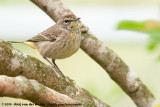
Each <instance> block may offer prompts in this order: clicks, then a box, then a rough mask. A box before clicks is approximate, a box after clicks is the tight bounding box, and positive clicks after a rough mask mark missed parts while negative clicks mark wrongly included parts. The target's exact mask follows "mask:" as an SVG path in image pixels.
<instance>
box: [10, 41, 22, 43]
mask: <svg viewBox="0 0 160 107" xmlns="http://www.w3.org/2000/svg"><path fill="white" fill-rule="evenodd" d="M7 42H9V43H24V41H7Z"/></svg>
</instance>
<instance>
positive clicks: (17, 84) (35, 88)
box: [0, 76, 82, 107]
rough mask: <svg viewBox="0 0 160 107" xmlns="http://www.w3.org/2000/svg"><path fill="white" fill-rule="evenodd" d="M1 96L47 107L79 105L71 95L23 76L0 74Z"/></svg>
mask: <svg viewBox="0 0 160 107" xmlns="http://www.w3.org/2000/svg"><path fill="white" fill-rule="evenodd" d="M0 96H9V97H14V98H22V99H27V100H30V101H32V102H34V103H35V104H39V105H40V104H41V105H43V106H45V107H46V106H49V105H59V106H60V105H62V104H66V105H67V104H68V105H69V104H70V105H71V104H73V105H75V106H76V105H77V106H78V104H76V102H75V101H74V100H73V99H71V98H70V97H68V96H66V95H64V94H60V93H58V92H56V91H54V90H52V89H50V88H48V87H45V86H44V85H42V84H40V83H38V82H37V81H35V80H28V79H27V78H25V77H23V76H17V77H7V76H0ZM78 107H80V106H78ZM81 107H82V106H81Z"/></svg>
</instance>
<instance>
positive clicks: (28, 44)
mask: <svg viewBox="0 0 160 107" xmlns="http://www.w3.org/2000/svg"><path fill="white" fill-rule="evenodd" d="M8 42H9V43H23V44H25V45H27V46H30V47H31V48H34V49H35V48H36V45H35V43H34V42H29V41H8Z"/></svg>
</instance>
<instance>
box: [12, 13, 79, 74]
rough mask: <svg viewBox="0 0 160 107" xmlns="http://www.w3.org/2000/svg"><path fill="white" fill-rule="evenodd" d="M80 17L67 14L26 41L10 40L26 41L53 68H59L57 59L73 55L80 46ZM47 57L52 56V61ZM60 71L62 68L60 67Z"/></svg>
mask: <svg viewBox="0 0 160 107" xmlns="http://www.w3.org/2000/svg"><path fill="white" fill-rule="evenodd" d="M79 19H80V18H76V17H75V16H74V15H71V14H67V15H65V16H64V17H62V18H61V19H60V20H59V21H58V22H57V23H56V24H55V25H53V26H51V27H50V28H48V29H47V30H45V31H43V32H42V33H39V34H38V35H36V36H34V37H32V38H31V39H28V40H26V41H18V42H17V41H9V42H11V43H24V44H26V45H28V46H30V47H32V48H34V49H36V50H37V51H38V52H39V53H40V55H42V57H43V58H44V59H45V60H46V61H47V62H49V63H50V64H51V65H52V66H53V68H56V69H58V67H57V65H56V64H55V59H63V58H66V57H69V56H71V55H73V54H74V53H75V52H76V51H77V50H78V49H79V47H80V44H81V40H82V38H81V32H80V29H79V26H78V21H79ZM47 58H51V59H52V62H53V63H51V62H50V61H49V60H48V59H47ZM58 71H59V72H60V70H59V69H58Z"/></svg>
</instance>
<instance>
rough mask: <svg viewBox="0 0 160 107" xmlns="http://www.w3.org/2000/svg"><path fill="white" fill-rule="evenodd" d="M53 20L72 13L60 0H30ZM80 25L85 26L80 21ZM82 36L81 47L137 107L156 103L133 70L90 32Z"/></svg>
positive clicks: (145, 106) (147, 106) (150, 106)
mask: <svg viewBox="0 0 160 107" xmlns="http://www.w3.org/2000/svg"><path fill="white" fill-rule="evenodd" d="M31 1H32V2H34V3H35V4H36V5H37V6H38V7H40V8H41V9H42V10H44V12H46V13H47V14H48V15H49V16H50V17H51V18H52V19H53V20H54V21H57V20H58V19H60V18H61V17H62V16H64V15H65V14H68V13H72V12H71V11H70V10H69V9H68V8H67V7H65V6H64V5H63V3H62V2H61V1H60V0H31ZM80 24H81V26H82V27H83V28H85V27H84V26H85V25H83V24H82V23H81V22H80ZM82 36H83V37H84V39H83V41H82V44H81V48H82V49H83V50H84V51H85V52H86V53H87V54H88V55H89V56H90V57H92V58H93V59H94V60H95V61H96V62H98V63H99V64H100V65H101V66H102V67H103V68H104V69H105V70H106V72H107V73H108V74H109V76H110V77H111V78H112V79H113V80H114V81H115V82H116V83H117V84H118V85H119V86H120V87H121V88H122V89H123V90H124V91H125V92H126V93H127V94H128V95H129V96H130V97H131V99H132V100H133V101H134V102H135V104H136V105H137V106H138V107H152V106H153V105H155V104H156V103H157V100H156V99H155V97H154V96H153V94H152V93H151V92H150V91H149V90H148V89H147V87H146V86H145V85H144V84H143V83H142V81H141V80H140V79H139V78H138V77H137V76H136V75H135V73H134V72H133V71H131V70H130V68H129V67H128V66H127V65H126V64H125V63H124V62H123V61H122V60H121V59H120V58H119V56H118V55H117V54H115V53H114V52H113V51H112V50H111V49H109V48H108V47H106V46H105V44H104V43H102V42H101V41H99V40H98V39H97V38H96V37H95V36H94V35H93V34H91V33H90V32H87V31H86V32H82Z"/></svg>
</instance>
